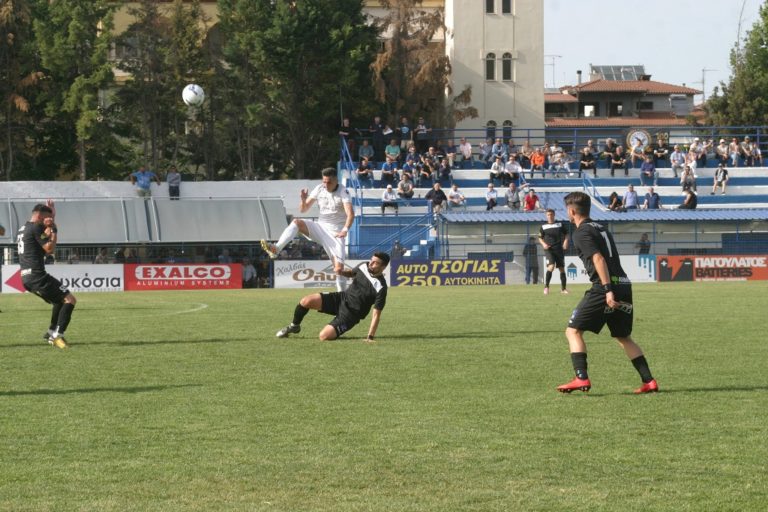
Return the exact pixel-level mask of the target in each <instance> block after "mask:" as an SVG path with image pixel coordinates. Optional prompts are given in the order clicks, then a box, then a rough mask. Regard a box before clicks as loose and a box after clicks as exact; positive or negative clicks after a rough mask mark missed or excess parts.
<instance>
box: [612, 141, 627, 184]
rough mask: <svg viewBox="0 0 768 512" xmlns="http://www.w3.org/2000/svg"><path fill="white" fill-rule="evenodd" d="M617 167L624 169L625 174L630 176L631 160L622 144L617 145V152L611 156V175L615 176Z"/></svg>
mask: <svg viewBox="0 0 768 512" xmlns="http://www.w3.org/2000/svg"><path fill="white" fill-rule="evenodd" d="M616 169H624V176H629V160H628V159H627V155H626V153H624V148H623V147H621V146H616V153H614V155H613V156H612V157H611V177H613V176H614V173H615V172H616Z"/></svg>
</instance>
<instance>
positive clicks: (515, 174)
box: [501, 158, 523, 186]
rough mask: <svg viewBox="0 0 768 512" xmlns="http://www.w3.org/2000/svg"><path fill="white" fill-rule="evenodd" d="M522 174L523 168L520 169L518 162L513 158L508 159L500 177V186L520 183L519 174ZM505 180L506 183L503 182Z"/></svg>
mask: <svg viewBox="0 0 768 512" xmlns="http://www.w3.org/2000/svg"><path fill="white" fill-rule="evenodd" d="M521 172H523V168H522V167H520V162H518V161H517V160H515V159H514V158H510V159H509V160H508V161H507V163H506V164H505V165H504V174H503V175H502V180H501V184H502V186H503V185H509V184H510V183H517V182H518V181H520V173H521ZM505 180H506V182H505Z"/></svg>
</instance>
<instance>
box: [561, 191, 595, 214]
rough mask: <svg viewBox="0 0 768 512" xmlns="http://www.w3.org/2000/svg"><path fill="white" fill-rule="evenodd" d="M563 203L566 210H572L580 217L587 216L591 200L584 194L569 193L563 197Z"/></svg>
mask: <svg viewBox="0 0 768 512" xmlns="http://www.w3.org/2000/svg"><path fill="white" fill-rule="evenodd" d="M563 201H564V202H565V206H566V208H568V207H571V208H573V209H574V210H575V211H576V213H577V214H579V215H580V216H582V217H588V216H589V211H590V209H591V208H592V199H591V198H590V197H589V195H587V194H585V193H584V192H571V193H570V194H568V195H567V196H565V199H563Z"/></svg>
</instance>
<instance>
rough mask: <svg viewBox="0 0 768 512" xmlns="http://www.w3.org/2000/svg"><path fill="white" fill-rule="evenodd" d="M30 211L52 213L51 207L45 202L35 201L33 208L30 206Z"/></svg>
mask: <svg viewBox="0 0 768 512" xmlns="http://www.w3.org/2000/svg"><path fill="white" fill-rule="evenodd" d="M32 212H33V213H35V212H40V213H53V209H51V207H50V206H48V205H47V204H42V203H37V204H36V205H35V207H34V208H32Z"/></svg>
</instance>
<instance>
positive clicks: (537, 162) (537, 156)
mask: <svg viewBox="0 0 768 512" xmlns="http://www.w3.org/2000/svg"><path fill="white" fill-rule="evenodd" d="M546 161H547V157H546V155H545V154H544V150H543V149H542V148H536V151H534V152H533V155H531V178H533V175H534V174H535V173H536V171H541V177H542V178H543V177H544V173H545V172H546V171H544V166H545V164H546Z"/></svg>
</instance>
